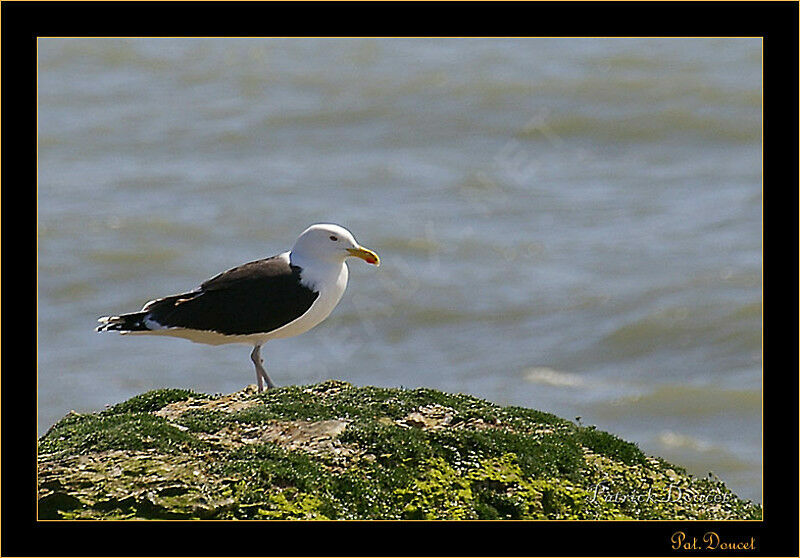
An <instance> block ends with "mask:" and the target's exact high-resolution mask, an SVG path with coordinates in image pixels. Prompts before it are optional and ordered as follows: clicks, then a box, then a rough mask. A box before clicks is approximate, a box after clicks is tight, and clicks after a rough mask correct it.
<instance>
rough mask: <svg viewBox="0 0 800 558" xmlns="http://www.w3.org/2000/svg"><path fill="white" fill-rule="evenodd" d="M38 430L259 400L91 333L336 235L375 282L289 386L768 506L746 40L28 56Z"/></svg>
mask: <svg viewBox="0 0 800 558" xmlns="http://www.w3.org/2000/svg"><path fill="white" fill-rule="evenodd" d="M38 68H39V84H38V91H39V93H38V94H39V114H38V116H39V158H38V161H39V184H38V231H39V233H38V292H39V304H38V344H39V350H38V358H39V360H38V380H39V394H38V408H39V431H40V432H42V433H43V432H44V431H46V429H47V428H48V427H49V426H50V425H51V424H52V423H53V422H55V421H56V420H57V419H58V418H60V417H61V416H63V415H64V414H65V413H66V412H68V411H69V410H70V409H75V410H78V411H88V410H96V409H100V408H102V407H103V405H105V404H113V403H116V402H118V401H121V400H123V399H126V398H128V397H131V396H132V395H134V394H136V393H139V392H142V391H144V390H148V389H153V388H158V387H167V386H169V387H182V388H191V389H195V390H199V391H206V392H230V391H233V390H236V389H239V388H241V387H243V386H244V385H245V384H248V383H254V381H255V375H254V373H253V369H252V364H251V363H250V360H249V358H248V353H249V349H248V348H247V347H245V346H238V345H231V346H223V347H208V346H203V345H195V344H192V343H189V342H187V341H184V340H180V339H161V338H146V337H119V336H116V335H111V334H102V335H101V334H98V333H95V332H94V331H93V328H94V325H95V320H96V319H97V318H98V317H99V316H102V315H107V314H109V313H118V312H124V311H133V310H137V309H139V308H140V307H141V305H142V304H143V303H144V302H146V301H147V300H150V299H152V298H155V297H157V296H162V295H167V294H173V293H177V292H181V291H184V290H188V289H191V288H193V287H195V286H196V285H198V284H199V283H200V282H201V281H202V280H204V279H206V278H208V277H210V276H212V275H214V274H215V273H217V272H219V271H221V270H224V269H227V268H229V267H232V266H234V265H237V264H239V263H243V262H245V261H249V260H253V259H257V258H261V257H265V256H269V255H272V254H274V253H277V252H280V251H283V250H286V249H288V248H290V247H291V244H292V243H293V241H294V238H295V237H296V236H297V235H298V234H299V233H300V232H301V231H302V230H303V229H304V228H305V227H306V226H308V225H309V224H311V223H315V222H336V223H340V224H342V225H345V226H347V227H348V228H350V229H351V230H352V231H353V232H354V233H355V235H356V238H358V239H359V241H360V242H361V243H362V244H364V245H365V246H368V247H370V248H373V249H374V250H376V251H377V252H378V253H379V254H380V255H381V258H382V262H383V263H382V265H381V267H380V268H379V269H375V268H373V267H372V266H367V265H365V264H363V262H360V261H357V260H356V261H353V262H352V263H351V264H350V270H351V273H350V277H351V278H350V286H349V287H348V291H347V293H346V294H345V297H344V299H343V300H342V302H341V304H340V305H339V307H338V308H337V309H336V310H335V311H334V313H333V314H332V315H331V317H330V318H329V319H328V320H327V321H326V322H325V323H324V324H322V325H321V326H319V327H318V328H317V329H315V330H312V331H311V332H309V333H307V334H305V335H303V336H301V337H298V338H294V339H289V340H282V341H275V342H272V343H270V344H268V345H267V346H265V350H264V355H265V357H266V362H267V367H268V369H269V370H270V373H271V376H272V377H273V379H274V380H275V381H276V383H278V385H285V384H303V383H311V382H317V381H320V380H323V379H327V378H338V379H342V380H346V381H349V382H353V383H356V384H359V385H364V384H374V385H380V386H406V387H418V386H426V387H434V388H439V389H445V390H450V391H457V392H458V391H460V392H465V393H470V394H473V395H476V396H479V397H482V398H486V399H489V400H492V401H495V402H497V403H500V404H513V405H522V406H526V407H533V408H537V409H541V410H545V411H550V412H553V413H556V414H558V415H561V416H564V417H566V418H573V417H576V416H580V417H581V421H582V422H583V423H584V424H596V425H597V426H598V427H599V428H601V429H603V430H608V431H611V432H614V433H616V434H618V435H620V436H622V437H624V438H626V439H630V440H633V441H636V442H637V443H638V444H639V445H640V447H642V448H643V449H644V450H645V451H647V452H648V453H651V454H656V455H660V456H662V457H664V458H666V459H668V460H671V461H674V462H676V463H679V464H681V465H684V466H685V467H687V468H688V469H689V470H690V472H693V473H695V474H697V475H705V474H706V473H708V471H713V472H714V473H716V474H718V475H719V476H720V477H721V478H722V479H723V480H725V481H726V482H727V483H728V485H729V486H730V487H731V488H732V489H734V490H735V491H736V492H737V493H739V494H741V495H742V496H745V497H748V498H752V499H754V500H757V501H760V499H761V300H762V298H761V262H762V257H761V242H762V233H761V42H760V40H758V39H729V40H711V39H702V40H701V39H697V40H688V39H661V40H634V39H605V40H603V39H580V40H577V39H515V40H496V39H474V40H473V39H469V40H467V39H437V40H423V39H394V40H388V39H364V40H355V39H353V40H345V39H315V40H311V39H226V40H223V39H204V40H199V39H198V40H188V39H176V40H171V39H141V40H121V39H120V40H111V39H106V40H101V39H93V40H85V39H74V40H70V39H40V40H39V63H38Z"/></svg>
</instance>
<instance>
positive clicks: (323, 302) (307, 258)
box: [96, 224, 380, 392]
mask: <svg viewBox="0 0 800 558" xmlns="http://www.w3.org/2000/svg"><path fill="white" fill-rule="evenodd" d="M351 256H353V257H356V258H361V259H362V260H364V261H366V262H367V263H370V264H374V265H376V266H377V265H380V259H379V258H378V255H377V254H376V253H375V252H373V251H372V250H369V249H367V248H364V247H363V246H361V245H360V244H359V243H358V242H356V239H355V238H354V237H353V234H352V233H351V232H350V231H348V230H347V229H345V228H344V227H340V226H338V225H332V224H317V225H312V226H310V227H308V228H307V229H306V230H305V231H303V234H301V235H300V236H299V237H298V238H297V241H296V242H295V243H294V246H293V247H292V249H291V250H290V251H288V252H283V253H281V254H278V255H277V256H272V257H271V258H266V259H263V260H257V261H253V262H249V263H246V264H243V265H240V266H238V267H234V268H232V269H229V270H228V271H224V272H222V273H220V274H219V275H216V276H214V277H212V278H211V279H208V280H207V281H205V282H204V283H203V284H202V285H200V286H199V287H197V288H196V289H194V290H193V291H189V292H186V293H183V294H177V295H172V296H167V297H164V298H157V299H155V300H151V301H150V302H148V303H147V304H145V305H144V306H143V307H142V309H141V310H140V311H139V312H133V313H131V314H122V315H119V316H105V317H102V318H100V319H99V320H98V322H100V325H99V326H98V327H97V329H96V331H118V332H120V333H122V334H144V335H169V336H173V337H182V338H184V339H188V340H190V341H194V342H195V343H206V344H209V345H222V344H226V343H243V344H247V345H252V346H253V352H252V353H251V354H250V358H251V359H252V361H253V364H254V365H255V367H256V380H257V382H258V391H259V392H260V391H263V390H264V384H263V382H264V381H266V383H267V388H273V387H275V384H273V383H272V380H271V379H270V377H269V376H268V375H267V371H266V370H265V369H264V366H263V361H262V359H261V346H262V345H263V344H264V343H266V342H267V341H269V340H270V339H281V338H286V337H294V336H295V335H300V334H301V333H305V332H306V331H308V330H309V329H311V328H312V327H314V326H316V325H317V324H319V323H320V322H322V320H324V319H325V318H327V317H328V315H329V314H330V313H331V311H332V310H333V309H334V308H335V307H336V305H337V304H338V303H339V300H341V298H342V295H343V294H344V290H345V288H346V287H347V276H348V270H347V264H346V263H345V260H346V259H347V258H349V257H351Z"/></svg>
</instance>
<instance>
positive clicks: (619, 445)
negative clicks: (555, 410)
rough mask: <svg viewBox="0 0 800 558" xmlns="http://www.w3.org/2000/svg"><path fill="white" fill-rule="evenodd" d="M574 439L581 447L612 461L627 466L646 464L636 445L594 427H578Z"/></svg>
mask: <svg viewBox="0 0 800 558" xmlns="http://www.w3.org/2000/svg"><path fill="white" fill-rule="evenodd" d="M575 437H576V439H577V440H578V442H580V443H581V445H583V446H585V447H587V448H589V449H590V450H592V451H593V452H595V453H600V454H603V455H607V456H608V457H611V458H613V459H618V460H620V461H622V462H623V463H627V464H628V465H634V464H637V463H638V464H640V465H645V464H646V463H647V457H646V456H645V454H644V453H642V451H641V450H640V449H639V447H638V446H637V445H636V444H633V443H631V442H626V441H625V440H623V439H621V438H619V437H617V436H614V435H613V434H609V433H608V432H603V431H602V430H597V428H596V427H594V426H588V427H580V428H578V429H577V431H576V432H575Z"/></svg>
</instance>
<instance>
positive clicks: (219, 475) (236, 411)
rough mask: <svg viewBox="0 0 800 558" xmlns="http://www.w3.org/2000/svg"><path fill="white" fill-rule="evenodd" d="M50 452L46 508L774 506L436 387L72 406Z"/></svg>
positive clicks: (295, 514)
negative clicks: (92, 410)
mask: <svg viewBox="0 0 800 558" xmlns="http://www.w3.org/2000/svg"><path fill="white" fill-rule="evenodd" d="M190 399H192V401H189V400H190ZM193 400H198V402H197V403H195V402H194V401H193ZM182 401H185V402H186V404H181V403H180V402H182ZM170 403H177V405H171V406H170V407H169V409H168V410H164V411H163V412H159V413H158V414H154V413H155V412H156V411H160V410H163V409H164V407H165V406H167V405H169V404H170ZM164 417H167V418H164ZM39 451H40V455H39V479H40V485H39V491H40V500H39V514H40V515H39V516H40V518H42V519H47V518H78V519H97V518H103V519H110V518H117V519H119V518H133V517H135V518H161V519H164V518H216V519H233V518H236V519H374V518H378V519H517V520H526V519H759V518H760V517H761V507H760V506H757V505H754V504H752V503H750V502H746V501H744V500H741V499H739V498H736V496H735V495H733V494H732V493H731V492H730V490H728V489H727V487H725V485H724V484H723V483H722V482H721V481H719V480H718V479H715V478H707V479H695V478H692V477H691V476H689V475H687V474H686V471H685V470H683V469H682V468H680V467H677V466H674V465H672V464H670V463H668V462H666V461H664V460H663V459H660V458H656V459H654V458H648V457H646V456H645V455H644V454H643V453H642V452H641V451H640V450H639V448H638V447H637V446H636V445H635V444H631V443H630V442H626V441H624V440H622V439H620V438H618V437H617V436H614V435H613V434H609V433H607V432H602V431H600V430H597V429H596V428H595V427H583V426H579V425H575V424H573V423H572V422H569V421H566V420H563V419H560V418H559V417H556V416H554V415H551V414H548V413H543V412H540V411H536V410H533V409H523V408H520V407H501V406H498V405H495V404H493V403H491V402H488V401H484V400H481V399H478V398H475V397H471V396H468V395H463V394H447V393H442V392H439V391H436V390H431V389H413V390H408V389H391V388H377V387H355V386H351V385H350V384H347V383H345V382H338V381H330V382H323V383H321V384H317V385H312V386H291V387H286V388H279V389H275V390H269V391H268V392H266V393H264V394H255V393H254V392H253V391H242V392H237V393H235V394H231V395H228V396H221V397H211V396H206V395H203V394H197V393H194V392H191V391H187V390H156V391H153V392H148V393H145V394H142V395H140V396H137V397H134V398H132V399H130V400H128V401H126V402H124V403H120V404H119V405H115V406H114V407H111V408H110V409H107V410H105V411H103V412H100V413H97V414H87V415H78V414H71V415H69V416H67V417H65V418H64V419H63V420H61V421H59V422H58V423H57V424H56V425H54V426H53V428H51V429H50V431H49V432H48V433H47V434H46V435H45V436H44V437H42V438H41V439H40V441H39ZM670 490H672V491H673V492H677V491H680V492H681V493H682V494H683V495H691V496H692V497H693V498H694V499H691V498H686V497H685V498H684V499H682V500H680V501H659V500H664V497H665V496H666V495H668V494H669V493H670ZM620 495H622V497H620ZM714 498H716V499H717V500H720V501H719V502H715V501H714Z"/></svg>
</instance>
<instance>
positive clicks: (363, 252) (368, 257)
mask: <svg viewBox="0 0 800 558" xmlns="http://www.w3.org/2000/svg"><path fill="white" fill-rule="evenodd" d="M347 251H348V252H350V255H351V256H355V257H356V258H361V259H362V260H364V261H365V262H367V263H370V264H373V265H375V266H379V265H381V259H380V258H379V257H378V254H376V253H375V252H373V251H372V250H369V249H368V248H364V247H363V246H359V247H358V248H348V249H347Z"/></svg>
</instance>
